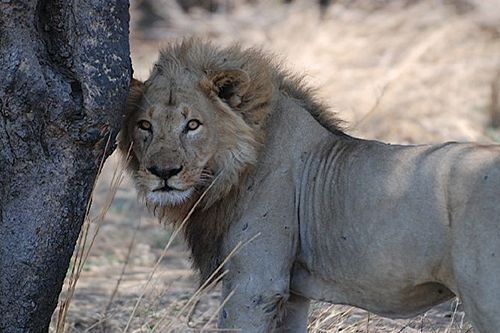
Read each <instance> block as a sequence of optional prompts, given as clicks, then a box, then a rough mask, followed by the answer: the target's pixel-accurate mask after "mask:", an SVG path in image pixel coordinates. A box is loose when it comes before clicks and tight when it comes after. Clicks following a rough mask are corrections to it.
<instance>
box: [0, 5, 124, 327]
mask: <svg viewBox="0 0 500 333" xmlns="http://www.w3.org/2000/svg"><path fill="white" fill-rule="evenodd" d="M128 22H129V14H128V1H127V0H73V1H71V0H38V1H37V0H0V332H46V331H48V326H49V323H50V318H51V315H52V313H53V311H54V309H55V307H56V305H57V299H58V295H59V293H60V291H61V287H62V284H63V280H64V277H65V274H66V271H67V268H68V265H69V260H70V258H71V255H72V252H73V249H74V246H75V242H76V239H77V237H78V233H79V231H80V227H81V225H82V222H83V219H84V215H85V210H86V205H87V202H88V200H90V195H91V189H92V184H93V182H94V179H95V177H96V174H97V171H98V166H99V162H100V160H101V158H103V155H104V154H108V153H109V151H108V152H104V147H105V146H106V142H107V140H108V138H109V137H110V138H111V142H112V143H113V142H114V137H115V135H116V132H117V130H118V128H119V125H120V122H121V117H122V110H123V109H124V103H125V101H126V96H127V90H128V84H129V81H130V77H131V64H130V57H129V44H128Z"/></svg>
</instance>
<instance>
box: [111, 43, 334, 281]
mask: <svg viewBox="0 0 500 333" xmlns="http://www.w3.org/2000/svg"><path fill="white" fill-rule="evenodd" d="M193 80H194V81H196V82H192V83H193V86H195V87H196V89H199V91H201V92H203V93H204V94H205V96H207V97H208V98H209V99H210V100H211V101H212V103H213V104H214V105H215V106H216V107H217V112H216V113H217V121H219V122H221V123H223V126H221V127H220V130H219V133H218V140H219V144H220V146H221V147H226V148H225V149H223V151H220V152H217V153H216V154H215V155H214V156H213V157H212V158H211V159H210V160H209V161H208V162H207V168H209V169H210V170H211V171H212V172H213V173H214V176H217V177H218V178H217V180H216V181H215V184H214V186H213V188H212V189H210V191H208V193H207V195H206V199H204V200H203V201H202V203H201V205H200V207H199V208H197V209H196V210H195V212H194V214H193V215H192V217H191V218H190V220H189V221H188V222H187V224H186V225H185V227H184V234H185V237H186V239H187V241H188V243H189V246H190V248H191V250H192V254H193V259H194V264H195V266H196V267H197V268H198V269H200V271H201V274H202V280H205V279H206V278H207V277H208V276H209V275H210V274H211V272H213V270H214V269H215V268H216V267H217V265H218V264H219V263H220V261H221V259H222V258H219V257H220V255H219V251H220V249H219V247H220V246H219V245H220V242H221V241H222V239H223V237H224V234H225V233H226V231H227V228H228V224H229V223H230V221H231V220H233V219H234V218H236V217H235V216H228V211H229V210H228V209H227V207H231V206H233V205H234V204H235V203H236V202H237V201H238V195H239V194H238V193H239V191H240V189H241V187H242V186H243V185H244V180H245V175H246V174H248V173H250V172H252V167H253V166H254V165H255V163H256V161H257V159H258V153H259V151H260V147H261V146H262V145H263V144H265V138H266V133H265V128H266V126H265V125H266V119H267V118H268V117H269V115H270V113H271V112H272V111H273V109H275V108H276V107H277V106H278V105H277V103H278V102H279V96H280V94H284V95H287V96H288V97H291V98H293V99H295V100H296V101H297V102H298V103H299V104H300V105H301V106H302V107H303V108H305V109H306V110H308V111H309V112H310V113H311V115H313V116H314V117H315V118H316V119H317V120H318V121H319V122H320V123H321V124H322V125H323V126H324V127H326V128H328V129H329V130H330V131H333V132H335V133H338V134H341V133H342V132H341V130H340V129H339V121H338V120H337V118H336V117H335V115H334V114H333V113H332V112H331V111H329V110H328V109H327V108H326V107H325V106H324V105H323V104H321V103H319V102H318V101H317V100H316V99H315V97H314V92H313V91H312V90H311V89H310V88H307V87H305V85H304V84H303V82H302V79H301V78H299V77H297V76H293V75H291V74H289V73H288V72H287V71H285V70H283V69H282V66H281V65H280V64H279V63H276V61H273V60H272V57H271V56H269V55H267V54H265V53H263V52H262V51H260V50H257V49H247V50H243V49H242V48H241V47H239V46H237V45H235V46H231V47H228V48H217V47H215V46H213V45H212V44H210V43H206V42H202V41H200V40H197V39H188V40H184V41H182V42H181V43H178V44H172V45H170V46H168V47H167V48H165V49H164V50H162V51H161V53H160V57H159V59H158V61H157V63H156V64H155V66H154V69H153V71H152V73H151V76H150V78H149V79H148V80H147V81H146V82H145V83H144V84H140V83H138V82H133V85H131V88H130V95H129V101H128V113H127V116H126V118H125V120H124V124H123V130H122V132H121V134H120V136H119V139H118V147H119V150H120V151H121V152H122V154H123V155H125V154H126V152H127V151H128V150H129V147H130V145H131V144H133V143H132V141H133V131H134V127H135V123H136V120H137V119H136V117H135V114H136V113H137V112H138V109H139V108H140V107H141V99H142V96H144V95H146V98H144V99H146V101H142V102H143V103H148V101H147V95H148V94H151V96H153V94H155V93H154V91H153V90H154V89H156V90H158V91H159V93H160V95H161V94H163V95H165V96H167V95H168V98H166V97H165V100H168V104H169V105H176V104H178V103H180V99H181V98H182V97H181V96H180V95H179V96H177V95H178V94H176V87H177V86H179V85H183V84H184V85H185V83H183V82H186V81H193ZM193 96H194V95H193ZM193 98H195V97H193ZM156 125H157V124H153V126H156ZM242 154H243V155H244V156H240V155H242ZM141 163H143V161H140V160H139V158H137V156H136V155H135V154H134V150H132V154H131V157H130V164H129V165H130V167H129V171H130V172H131V174H132V175H133V176H134V177H135V178H136V179H137V178H140V177H141ZM198 190H199V191H198V194H197V195H195V196H193V197H192V198H190V199H189V200H188V201H187V202H185V203H184V204H181V205H176V206H170V205H166V206H163V207H152V208H153V210H154V211H155V213H156V214H157V215H161V216H162V217H165V218H166V220H167V222H169V223H173V224H178V223H179V222H180V221H181V220H182V219H183V218H184V217H185V216H186V214H187V212H188V211H189V209H190V208H191V207H192V205H193V204H194V202H195V201H196V199H197V198H198V196H199V193H200V192H201V191H202V190H203V188H199V189H198ZM153 206H154V205H153Z"/></svg>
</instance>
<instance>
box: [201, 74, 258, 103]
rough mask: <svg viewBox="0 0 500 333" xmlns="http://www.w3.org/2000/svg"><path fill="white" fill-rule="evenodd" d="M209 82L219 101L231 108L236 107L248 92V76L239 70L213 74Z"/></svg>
mask: <svg viewBox="0 0 500 333" xmlns="http://www.w3.org/2000/svg"><path fill="white" fill-rule="evenodd" d="M210 81H212V84H213V87H214V89H215V93H216V94H217V96H218V97H219V98H220V99H222V100H223V101H224V102H226V103H227V104H228V105H229V106H231V107H237V106H238V105H240V104H241V97H242V96H243V95H244V94H245V93H246V92H247V90H248V87H249V85H250V76H249V75H248V73H247V72H245V71H242V70H240V69H232V70H225V71H221V72H218V73H214V74H213V75H212V76H211V77H210Z"/></svg>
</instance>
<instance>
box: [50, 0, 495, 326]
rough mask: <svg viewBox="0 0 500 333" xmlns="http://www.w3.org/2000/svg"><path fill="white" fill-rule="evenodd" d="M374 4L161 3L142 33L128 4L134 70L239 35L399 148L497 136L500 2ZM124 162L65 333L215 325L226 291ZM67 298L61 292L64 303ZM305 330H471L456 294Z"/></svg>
mask: <svg viewBox="0 0 500 333" xmlns="http://www.w3.org/2000/svg"><path fill="white" fill-rule="evenodd" d="M495 1H496V0H495ZM374 3H376V4H377V3H378V2H370V1H359V3H356V2H355V4H350V5H349V1H343V2H342V1H341V2H340V3H339V4H337V5H335V6H332V7H331V8H329V9H328V11H327V12H325V13H324V15H323V18H322V19H321V18H320V15H319V12H318V8H317V7H316V6H314V5H312V4H311V2H306V1H297V2H296V3H295V4H293V5H290V6H284V5H281V4H279V3H278V1H261V2H258V3H257V4H256V5H252V6H250V5H246V4H240V3H235V4H234V6H233V7H234V8H233V9H232V10H228V9H227V10H223V11H222V12H219V13H216V14H209V13H206V12H203V11H199V10H194V11H192V12H190V13H189V14H184V13H183V12H182V11H181V10H180V9H179V8H178V7H176V6H175V4H174V3H172V0H163V1H159V2H158V8H157V13H158V15H159V16H160V17H161V18H162V20H159V21H156V23H155V24H154V25H153V26H151V27H149V28H147V29H144V28H143V29H139V28H138V24H137V22H138V20H139V19H140V18H141V17H140V13H139V12H138V11H137V10H135V9H134V6H132V19H133V26H132V34H131V44H132V58H133V63H134V69H135V76H136V77H138V78H142V79H144V78H146V77H147V75H148V72H149V69H150V67H151V64H152V63H153V61H154V60H155V59H156V57H157V53H158V49H159V48H160V47H161V45H162V44H164V43H168V42H170V41H172V40H175V39H178V38H180V37H183V36H190V35H195V36H201V37H203V38H209V39H211V40H213V41H215V42H216V43H220V44H228V43H231V42H234V41H236V42H239V43H241V44H243V45H244V46H255V45H257V46H260V47H262V48H264V49H265V50H268V51H269V52H274V53H276V54H277V55H279V57H282V58H283V61H284V62H285V63H286V65H287V67H288V68H290V69H292V70H293V71H294V72H299V73H303V74H304V75H305V76H306V77H307V81H308V82H309V83H310V84H311V85H313V86H317V87H318V89H319V95H320V96H321V97H322V98H323V99H324V100H325V101H326V102H327V103H329V104H330V105H332V106H334V108H335V110H336V111H337V112H338V115H339V117H341V118H342V119H344V120H345V121H346V129H347V131H348V132H349V133H351V134H353V135H357V136H361V137H366V138H374V139H380V140H384V141H388V142H393V143H417V142H418V143H428V142H440V141H448V140H456V141H472V140H474V141H481V142H492V141H495V140H499V139H500V132H499V131H498V130H495V129H493V128H491V127H490V125H489V124H490V120H491V118H490V116H491V115H490V114H489V112H488V107H489V103H490V102H491V91H490V90H491V81H492V79H493V76H494V74H495V73H496V71H497V69H498V68H499V67H500V33H499V32H498V30H497V29H498V27H496V26H495V24H496V22H500V18H498V17H496V18H498V19H496V18H495V17H493V19H492V18H491V16H492V12H495V10H496V13H499V12H500V4H499V6H496V7H493V9H492V8H491V7H488V8H484V6H483V7H479V8H475V9H473V10H471V9H470V8H468V7H467V8H466V10H463V9H460V8H459V10H457V8H456V7H455V6H453V5H452V4H451V3H452V2H450V1H439V0H435V1H431V0H424V1H411V3H412V4H411V5H403V4H402V2H401V1H393V2H390V3H389V4H385V5H380V4H379V5H377V6H376V5H374ZM380 3H382V2H380ZM493 3H494V1H493V0H491V2H490V3H489V4H490V5H491V4H493ZM133 4H134V3H133ZM135 4H137V1H136V2H135ZM496 4H498V2H496ZM492 22H493V23H492ZM116 161H117V159H116V157H112V158H111V159H109V160H108V161H107V163H106V165H105V168H104V170H103V172H102V175H101V177H100V180H99V183H98V184H97V186H96V191H95V195H94V201H93V206H92V210H91V214H90V217H89V220H90V221H91V223H90V229H89V235H90V236H89V237H88V239H89V240H90V239H91V238H92V235H94V233H96V237H95V242H94V243H93V246H92V248H91V251H90V254H89V256H88V259H87V261H86V263H85V265H84V266H83V270H82V273H81V276H80V279H79V281H78V284H77V287H76V291H75V294H74V297H73V298H72V302H71V304H70V306H69V311H68V315H67V318H66V330H67V332H154V331H155V332H169V331H172V332H198V331H201V330H203V329H205V330H206V331H207V330H208V331H210V330H212V331H213V328H214V322H215V321H216V319H214V318H215V315H216V312H217V306H218V303H219V292H218V289H217V288H214V289H211V290H209V291H208V292H203V293H202V294H201V296H197V295H195V293H196V290H197V279H196V275H195V274H194V273H193V272H192V271H191V269H190V260H189V253H188V251H187V249H186V248H185V246H184V245H183V243H182V240H181V239H180V238H176V239H175V240H174V241H173V242H172V244H171V246H169V249H168V250H167V251H166V252H165V253H164V251H163V249H164V247H165V246H166V245H167V243H168V242H169V240H170V239H171V238H170V237H171V236H172V230H170V229H169V228H165V227H163V226H161V225H159V223H158V221H156V220H155V219H154V218H153V217H152V216H151V215H150V214H149V213H148V212H147V211H146V210H145V209H144V208H143V207H142V205H141V204H140V203H138V202H137V199H136V194H135V191H134V189H133V186H132V184H131V182H130V180H129V179H128V178H125V179H124V180H123V181H122V182H121V183H120V184H119V186H118V187H117V183H116V182H113V180H112V179H113V174H114V173H118V175H119V174H120V169H119V168H118V167H117V163H116ZM117 170H118V171H117ZM114 190H116V195H115V196H114V200H113V202H112V204H111V207H110V208H109V210H107V212H106V206H107V202H108V201H109V200H110V199H112V197H113V192H114ZM103 209H104V212H106V214H101V213H100V212H101V211H102V210H103ZM89 243H90V241H89V242H87V246H88V244H89ZM80 248H82V247H80ZM162 253H164V254H165V255H164V257H162ZM159 259H161V261H160V262H159V263H158V264H156V263H157V262H158V260H159ZM73 265H74V264H73ZM155 266H156V268H155ZM152 272H154V274H152ZM69 294H70V293H69V292H68V290H67V286H66V288H65V290H64V292H63V293H62V296H61V301H63V300H64V299H66V297H68V295H69ZM193 295H194V296H193ZM134 308H135V310H134ZM57 313H58V312H56V315H55V316H54V322H53V328H52V331H53V332H55V331H56V330H55V323H56V318H57V316H58V314H57ZM310 331H311V332H405V333H409V332H447V333H452V332H453V333H458V332H462V333H463V332H472V331H471V330H470V327H469V325H468V324H467V322H466V320H465V321H464V314H463V312H461V310H460V307H458V308H457V301H456V300H455V301H452V302H448V303H445V304H443V305H441V306H439V307H437V308H435V309H433V310H431V311H429V312H428V313H426V314H424V315H422V316H420V317H417V318H414V319H409V320H388V319H383V318H379V317H377V316H374V315H370V314H368V313H366V312H364V311H362V310H359V309H354V308H351V307H346V306H329V305H324V304H315V305H314V306H313V309H312V310H311V316H310Z"/></svg>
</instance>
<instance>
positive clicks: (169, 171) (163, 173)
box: [148, 165, 182, 180]
mask: <svg viewBox="0 0 500 333" xmlns="http://www.w3.org/2000/svg"><path fill="white" fill-rule="evenodd" d="M148 171H149V172H151V173H152V174H153V175H155V176H157V177H160V178H161V179H163V180H168V179H169V178H171V177H173V176H175V175H177V174H178V173H179V172H181V171H182V165H181V166H175V167H168V168H165V169H161V168H158V167H156V166H152V167H150V168H148Z"/></svg>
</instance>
